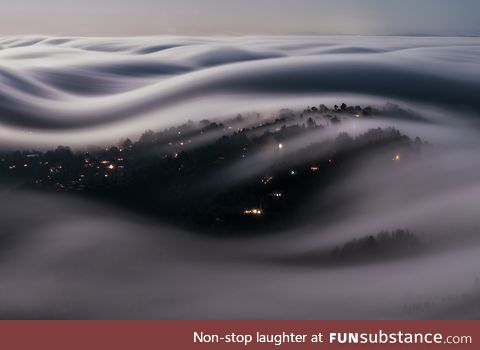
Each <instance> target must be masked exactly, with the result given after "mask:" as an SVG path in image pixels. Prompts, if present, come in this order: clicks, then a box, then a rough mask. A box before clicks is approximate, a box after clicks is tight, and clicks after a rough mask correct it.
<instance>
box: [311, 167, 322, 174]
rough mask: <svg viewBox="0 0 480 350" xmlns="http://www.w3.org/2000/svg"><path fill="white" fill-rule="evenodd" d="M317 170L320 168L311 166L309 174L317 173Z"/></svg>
mask: <svg viewBox="0 0 480 350" xmlns="http://www.w3.org/2000/svg"><path fill="white" fill-rule="evenodd" d="M319 170H320V168H319V167H318V166H316V165H312V166H311V167H310V171H311V172H314V173H315V172H317V171H319Z"/></svg>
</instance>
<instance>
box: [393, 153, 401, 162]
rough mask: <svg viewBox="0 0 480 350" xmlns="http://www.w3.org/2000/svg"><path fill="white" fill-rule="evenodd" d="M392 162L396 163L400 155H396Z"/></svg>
mask: <svg viewBox="0 0 480 350" xmlns="http://www.w3.org/2000/svg"><path fill="white" fill-rule="evenodd" d="M393 160H394V161H395V162H398V161H399V160H400V154H396V155H395V157H393Z"/></svg>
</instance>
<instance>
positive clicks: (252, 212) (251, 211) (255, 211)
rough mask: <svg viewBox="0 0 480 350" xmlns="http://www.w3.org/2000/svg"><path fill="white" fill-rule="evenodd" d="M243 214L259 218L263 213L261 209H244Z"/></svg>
mask: <svg viewBox="0 0 480 350" xmlns="http://www.w3.org/2000/svg"><path fill="white" fill-rule="evenodd" d="M243 213H244V214H246V215H255V216H260V215H262V214H263V211H262V209H246V210H244V211H243Z"/></svg>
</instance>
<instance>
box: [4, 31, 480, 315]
mask: <svg viewBox="0 0 480 350" xmlns="http://www.w3.org/2000/svg"><path fill="white" fill-rule="evenodd" d="M479 57H480V40H479V38H477V37H412V36H410V37H407V36H403V37H400V36H399V37H394V36H391V37H374V36H372V37H354V36H283V37H282V36H249V37H186V36H158V37H138V38H135V37H125V38H121V37H119V38H88V37H82V38H80V37H54V36H28V37H27V36H26V37H2V38H0V196H1V204H0V206H1V210H0V280H1V282H0V318H2V319H25V318H26V319H31V318H34V319H35V318H39V319H45V318H46V319H445V318H465V319H475V318H478V317H479V316H480V259H479V256H480V221H479V216H480V157H479V150H480V122H479V121H480V119H479V114H480V99H479V96H480V60H479Z"/></svg>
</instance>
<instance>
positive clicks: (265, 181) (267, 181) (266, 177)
mask: <svg viewBox="0 0 480 350" xmlns="http://www.w3.org/2000/svg"><path fill="white" fill-rule="evenodd" d="M272 180H273V177H271V176H264V177H262V184H264V185H267V184H268V183H269V182H271V181H272Z"/></svg>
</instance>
